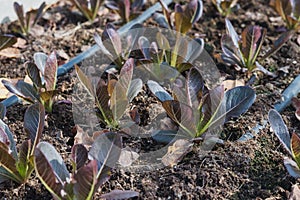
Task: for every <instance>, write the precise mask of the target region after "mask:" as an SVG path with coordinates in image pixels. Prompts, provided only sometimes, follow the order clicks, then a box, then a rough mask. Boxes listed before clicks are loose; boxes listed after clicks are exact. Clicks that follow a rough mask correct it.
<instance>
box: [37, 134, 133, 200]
mask: <svg viewBox="0 0 300 200" xmlns="http://www.w3.org/2000/svg"><path fill="white" fill-rule="evenodd" d="M120 153H121V136H120V135H119V134H117V133H114V132H108V133H103V134H101V135H100V136H98V137H97V138H96V140H95V141H94V143H93V145H92V147H91V149H90V151H89V152H88V151H87V149H86V148H85V147H84V146H83V145H82V144H76V145H74V146H73V147H72V151H71V162H72V172H71V174H70V172H69V171H68V170H67V167H66V164H65V163H64V161H63V159H62V157H61V156H60V155H59V153H58V152H57V151H56V150H55V148H54V147H53V146H52V145H51V144H49V143H47V142H40V143H39V144H38V146H37V148H36V150H35V153H34V155H35V157H34V167H35V171H36V173H37V176H38V178H39V179H40V180H41V182H42V183H43V185H44V186H45V187H46V189H47V190H48V191H49V192H50V193H51V194H52V196H53V198H54V199H69V200H72V199H86V200H89V199H92V198H93V195H94V193H95V192H96V191H97V190H98V188H99V187H100V186H102V185H103V184H104V183H105V182H106V181H108V180H109V177H110V173H111V168H113V167H114V165H115V163H116V162H117V161H118V159H119V156H120ZM110 195H111V194H110ZM137 195H138V194H137V193H136V192H132V191H124V193H121V192H119V193H116V194H115V196H111V197H112V198H110V199H124V198H125V197H127V198H130V197H134V196H137ZM104 197H105V195H104ZM104 197H103V198H104Z"/></svg>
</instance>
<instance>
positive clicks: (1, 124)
mask: <svg viewBox="0 0 300 200" xmlns="http://www.w3.org/2000/svg"><path fill="white" fill-rule="evenodd" d="M0 129H2V130H4V131H5V134H6V136H7V138H8V139H9V149H10V151H11V154H12V156H13V157H14V159H15V160H17V148H16V143H15V140H14V137H13V135H12V133H11V132H10V130H9V128H8V126H7V125H6V124H5V123H4V122H3V121H2V120H1V119H0Z"/></svg>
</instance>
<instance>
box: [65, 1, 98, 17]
mask: <svg viewBox="0 0 300 200" xmlns="http://www.w3.org/2000/svg"><path fill="white" fill-rule="evenodd" d="M71 2H72V3H73V5H75V6H76V7H77V8H78V9H79V10H80V12H81V13H82V14H83V15H84V16H85V18H87V19H88V20H89V21H90V22H93V21H94V20H95V19H96V17H97V13H98V11H99V8H100V6H101V4H102V2H103V0H89V1H88V0H71Z"/></svg>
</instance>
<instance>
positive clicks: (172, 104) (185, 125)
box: [162, 100, 196, 137]
mask: <svg viewBox="0 0 300 200" xmlns="http://www.w3.org/2000/svg"><path fill="white" fill-rule="evenodd" d="M162 106H163V108H164V109H165V111H166V112H167V114H168V116H169V117H170V118H171V119H172V120H173V121H174V122H176V123H177V124H178V125H179V126H180V127H181V128H182V129H183V130H184V131H185V132H186V133H188V134H189V136H192V137H194V135H195V134H196V122H195V118H194V112H193V109H192V108H191V107H190V106H188V105H186V104H184V103H180V102H179V101H176V100H168V101H164V102H162Z"/></svg>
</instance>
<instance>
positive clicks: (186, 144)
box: [162, 139, 193, 167]
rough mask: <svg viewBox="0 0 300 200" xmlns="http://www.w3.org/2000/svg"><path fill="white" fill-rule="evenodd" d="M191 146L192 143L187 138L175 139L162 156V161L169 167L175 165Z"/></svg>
mask: <svg viewBox="0 0 300 200" xmlns="http://www.w3.org/2000/svg"><path fill="white" fill-rule="evenodd" d="M192 146H193V143H192V142H190V141H188V140H184V139H179V140H176V141H175V142H174V144H173V145H172V146H169V147H168V152H167V154H166V155H164V156H163V157H162V163H163V164H164V165H165V166H171V167H173V166H174V165H177V164H178V163H179V162H180V161H181V159H182V158H183V157H184V156H185V155H186V154H187V153H189V152H190V151H191V150H192Z"/></svg>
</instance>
